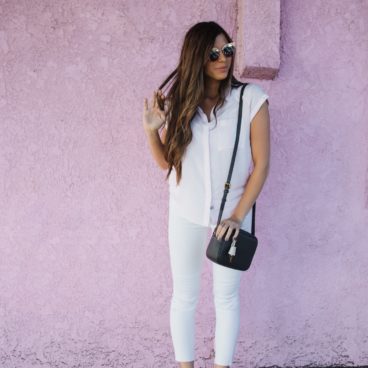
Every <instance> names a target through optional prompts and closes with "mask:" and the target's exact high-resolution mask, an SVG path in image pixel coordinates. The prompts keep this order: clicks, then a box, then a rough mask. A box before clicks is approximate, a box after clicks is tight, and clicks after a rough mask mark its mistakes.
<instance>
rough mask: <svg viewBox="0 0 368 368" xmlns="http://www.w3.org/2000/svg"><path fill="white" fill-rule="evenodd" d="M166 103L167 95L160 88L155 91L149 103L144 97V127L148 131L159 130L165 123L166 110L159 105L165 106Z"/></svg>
mask: <svg viewBox="0 0 368 368" xmlns="http://www.w3.org/2000/svg"><path fill="white" fill-rule="evenodd" d="M159 100H160V101H159ZM164 103H165V96H164V94H163V93H162V92H161V91H160V90H157V91H153V99H152V101H150V102H149V103H148V101H147V98H144V106H143V128H144V130H145V131H146V132H153V131H155V130H158V129H159V128H160V127H161V126H162V125H163V124H164V123H165V117H166V114H165V110H163V109H161V108H160V106H159V105H161V106H164Z"/></svg>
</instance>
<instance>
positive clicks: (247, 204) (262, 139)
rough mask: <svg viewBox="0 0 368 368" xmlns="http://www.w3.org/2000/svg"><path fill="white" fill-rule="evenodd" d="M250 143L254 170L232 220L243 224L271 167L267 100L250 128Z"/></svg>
mask: <svg viewBox="0 0 368 368" xmlns="http://www.w3.org/2000/svg"><path fill="white" fill-rule="evenodd" d="M250 141H251V148H252V157H253V163H254V169H253V171H252V173H251V175H250V176H249V177H248V180H247V183H246V185H245V189H244V192H243V195H242V197H241V198H240V201H239V203H238V204H237V206H236V208H235V210H234V211H233V214H232V216H231V218H232V219H234V220H236V221H238V222H243V220H244V218H245V216H246V215H247V213H248V212H249V210H250V209H251V208H252V206H253V204H254V202H255V201H256V199H257V197H258V195H259V193H260V192H261V190H262V188H263V185H264V183H265V181H266V178H267V176H268V172H269V167H270V116H269V111H268V101H267V100H266V101H265V102H264V103H263V104H262V106H261V107H260V109H259V110H258V112H257V114H256V115H255V116H254V118H253V119H252V122H251V127H250Z"/></svg>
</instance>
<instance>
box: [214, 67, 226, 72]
mask: <svg viewBox="0 0 368 368" xmlns="http://www.w3.org/2000/svg"><path fill="white" fill-rule="evenodd" d="M216 70H219V71H220V72H226V71H227V68H216Z"/></svg>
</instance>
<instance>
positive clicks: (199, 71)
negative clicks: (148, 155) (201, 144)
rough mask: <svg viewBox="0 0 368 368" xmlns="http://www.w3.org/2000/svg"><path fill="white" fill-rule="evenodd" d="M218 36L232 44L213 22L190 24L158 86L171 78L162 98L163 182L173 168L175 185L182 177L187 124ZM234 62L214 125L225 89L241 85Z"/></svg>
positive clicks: (188, 134) (200, 94) (222, 88)
mask: <svg viewBox="0 0 368 368" xmlns="http://www.w3.org/2000/svg"><path fill="white" fill-rule="evenodd" d="M221 33H222V34H223V35H224V36H225V38H226V39H227V42H233V40H232V39H231V37H230V36H229V34H228V33H227V32H226V31H225V30H224V29H223V28H222V27H221V26H220V25H219V24H217V23H216V22H199V23H196V24H195V25H193V26H192V27H191V28H190V29H189V30H188V31H187V33H186V35H185V38H184V42H183V46H182V49H181V53H180V59H179V63H178V66H177V67H176V69H175V70H174V71H173V72H172V73H171V74H170V75H169V76H168V77H167V78H166V79H165V81H164V82H163V83H162V84H161V85H160V87H159V89H160V90H161V89H162V88H163V87H164V86H165V85H166V84H167V83H168V81H169V80H171V79H173V82H172V84H171V87H170V89H169V91H168V92H167V94H166V97H165V100H166V101H167V102H168V104H167V109H166V122H167V132H166V139H165V144H164V157H165V159H166V161H167V163H168V165H169V169H168V173H167V175H166V180H167V179H168V178H169V176H170V173H171V171H172V169H173V167H174V168H175V171H176V182H177V184H179V182H180V180H181V176H182V163H181V160H182V157H183V155H184V153H185V150H186V148H187V146H188V145H189V143H190V142H191V140H192V130H191V127H190V123H191V120H192V119H193V117H194V116H195V114H196V112H197V107H198V105H199V103H200V102H201V101H202V99H203V97H204V77H205V75H204V65H205V63H206V62H207V60H208V57H209V53H210V51H211V49H212V47H213V45H214V43H215V40H216V37H217V36H218V35H219V34H221ZM234 59H235V58H234V57H232V60H231V66H230V69H229V72H228V75H227V77H226V79H224V80H222V81H221V83H220V88H219V99H218V101H217V103H216V105H215V108H214V115H215V119H216V122H217V117H216V111H217V110H218V109H219V108H220V107H221V106H223V104H224V101H225V96H226V93H227V91H228V89H229V88H231V86H233V85H234V86H239V85H241V82H240V81H238V80H237V79H236V78H235V77H234V76H233V70H234Z"/></svg>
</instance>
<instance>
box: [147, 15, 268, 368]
mask: <svg viewBox="0 0 368 368" xmlns="http://www.w3.org/2000/svg"><path fill="white" fill-rule="evenodd" d="M234 53H235V46H234V43H233V42H232V39H231V38H230V36H229V35H228V33H227V32H226V31H225V30H224V29H223V28H222V27H221V26H220V25H218V24H217V23H215V22H200V23H197V24H195V25H194V26H192V27H191V28H190V29H189V30H188V32H187V33H186V35H185V39H184V43H183V46H182V49H181V55H180V60H179V64H178V67H177V68H176V70H175V71H174V72H173V73H171V74H170V75H169V77H168V78H167V79H166V80H165V81H164V82H163V84H162V85H161V86H160V87H159V90H158V91H155V92H154V93H153V100H152V102H150V103H149V104H148V101H147V99H146V98H145V99H144V111H143V127H144V130H145V132H146V135H147V138H148V142H149V146H150V150H151V153H152V155H153V157H154V159H155V161H156V162H157V164H158V165H159V166H160V167H161V168H162V169H164V170H168V173H167V176H166V179H169V189H170V190H169V191H170V205H169V230H168V240H169V250H170V265H171V272H172V279H173V294H172V299H171V306H170V329H171V336H172V341H173V346H174V351H175V359H176V361H177V362H179V364H180V367H194V352H195V344H194V341H195V338H194V337H195V310H196V306H197V302H198V296H199V290H200V275H201V270H202V264H203V260H204V258H205V253H206V246H207V245H208V235H209V230H211V232H210V234H211V233H212V231H213V230H214V228H215V226H216V222H217V216H218V213H219V209H220V204H221V200H222V195H223V190H224V183H225V182H226V178H227V175H228V171H229V167H230V162H231V156H232V152H233V147H234V142H235V133H236V125H237V120H238V119H237V117H238V115H237V114H238V106H239V92H240V88H239V86H241V83H240V82H239V81H238V80H237V79H236V78H235V77H234V76H233V70H234ZM170 79H173V83H172V84H171V87H170V89H169V91H168V93H167V95H166V97H165V96H164V94H163V92H162V91H161V88H162V87H163V86H165V85H166V84H167V82H168V81H169V80H170ZM268 97H269V96H268V95H267V94H266V93H265V92H264V91H263V90H262V89H261V88H260V87H259V86H258V85H256V84H253V83H249V84H248V85H247V86H246V87H245V90H244V94H243V102H242V103H243V115H242V126H241V131H240V138H239V144H238V150H237V155H236V159H235V163H234V169H233V175H232V178H231V188H230V191H229V193H228V196H227V199H226V203H225V208H224V210H223V215H222V221H221V223H220V226H219V227H218V228H217V231H216V236H217V237H218V238H221V237H224V238H225V239H226V240H228V239H229V238H230V237H231V236H233V235H232V234H234V236H237V235H238V232H239V228H242V229H244V230H247V231H250V230H251V216H252V211H251V209H252V206H253V204H254V202H255V200H256V198H257V197H258V195H259V193H260V191H261V189H262V187H263V184H264V183H265V180H266V177H267V175H268V170H269V156H270V153H269V152H270V138H269V136H270V132H269V130H270V128H269V112H268V106H267V104H268ZM161 127H162V128H163V129H162V131H161V132H160V133H159V132H158V131H159V129H160V128H161ZM251 163H253V165H254V168H253V171H252V173H251V174H250V172H249V168H250V164H251ZM212 266H213V268H212V271H213V296H214V304H215V311H216V329H215V346H214V350H215V359H214V367H217V368H218V367H230V365H231V364H232V361H233V356H234V352H235V346H236V341H237V337H238V332H239V325H240V311H239V309H240V308H239V307H240V303H239V284H240V279H241V276H242V274H243V271H239V270H235V269H231V268H228V267H224V266H221V265H218V264H216V263H212Z"/></svg>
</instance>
